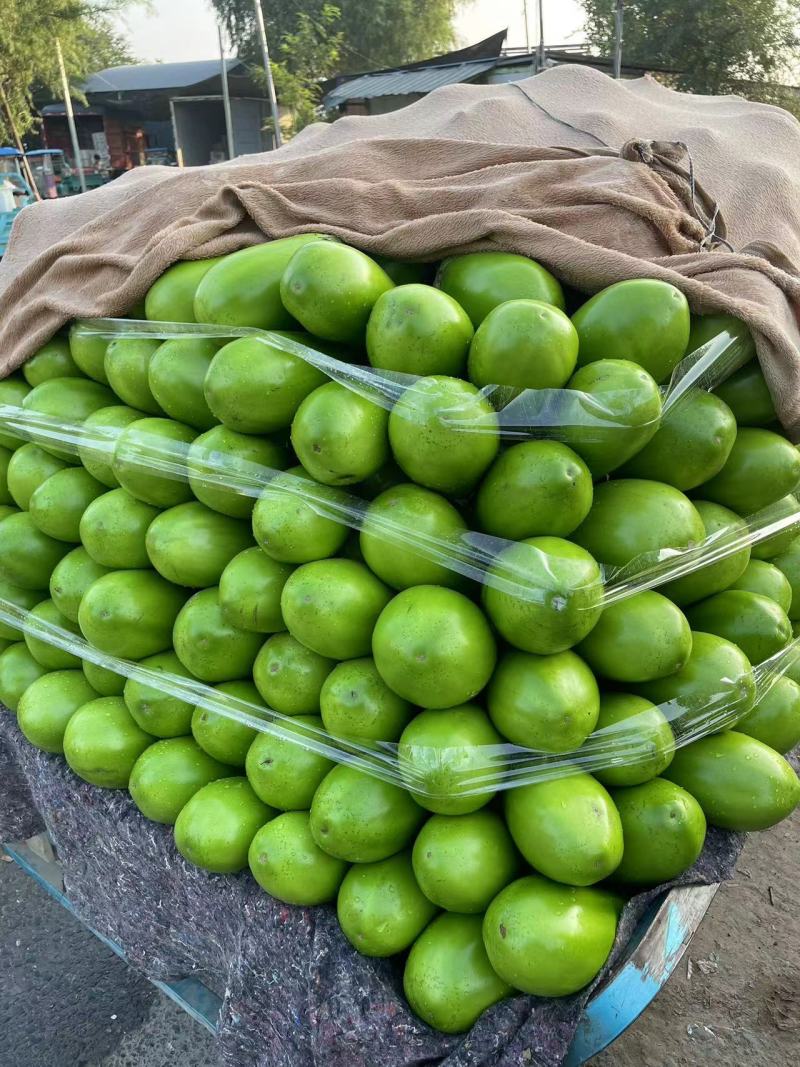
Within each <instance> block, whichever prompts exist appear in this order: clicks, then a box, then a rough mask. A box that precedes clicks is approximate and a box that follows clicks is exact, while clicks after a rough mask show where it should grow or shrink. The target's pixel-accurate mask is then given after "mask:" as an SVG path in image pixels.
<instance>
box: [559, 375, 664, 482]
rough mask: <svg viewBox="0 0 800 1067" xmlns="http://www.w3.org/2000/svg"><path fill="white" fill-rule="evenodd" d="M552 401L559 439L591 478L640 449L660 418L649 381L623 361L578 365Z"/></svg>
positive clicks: (657, 398)
mask: <svg viewBox="0 0 800 1067" xmlns="http://www.w3.org/2000/svg"><path fill="white" fill-rule="evenodd" d="M558 403H559V415H560V417H559V420H558V421H559V436H561V437H562V438H563V440H564V441H565V442H566V443H567V444H568V445H570V446H571V447H572V448H573V449H574V450H575V451H576V452H577V453H578V455H579V456H581V457H582V459H583V460H585V462H586V465H587V466H588V468H589V470H590V471H591V472H592V474H593V475H594V477H595V478H599V477H600V476H601V475H603V474H608V473H609V471H613V470H616V469H617V467H619V466H621V465H622V464H623V463H624V462H625V461H626V460H628V459H630V457H631V456H634V455H636V453H637V452H639V451H640V449H642V448H644V447H645V445H646V444H647V442H648V441H649V440H651V438H652V437H653V435H654V434H655V433H656V432H657V430H658V427H659V424H660V420H661V394H660V393H659V391H658V385H657V384H656V381H655V379H654V378H653V377H652V376H651V375H650V374H648V373H647V371H646V370H644V369H643V368H642V367H640V366H638V365H637V364H636V363H632V362H631V361H630V360H627V359H600V360H597V362H595V363H589V364H587V366H585V367H581V368H580V369H579V370H577V371H576V372H575V373H574V374H573V376H572V377H571V378H570V380H569V382H568V383H567V388H566V390H565V391H564V393H562V394H561V395H560V397H559V399H558ZM550 417H551V419H552V415H551V416H550Z"/></svg>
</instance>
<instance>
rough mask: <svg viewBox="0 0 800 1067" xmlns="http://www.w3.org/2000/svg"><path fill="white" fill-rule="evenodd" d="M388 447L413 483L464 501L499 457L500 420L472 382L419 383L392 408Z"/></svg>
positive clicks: (427, 380)
mask: <svg viewBox="0 0 800 1067" xmlns="http://www.w3.org/2000/svg"><path fill="white" fill-rule="evenodd" d="M389 443H390V444H391V446H392V452H393V454H394V458H395V459H396V460H397V462H398V463H399V464H400V466H401V467H402V469H403V470H404V471H405V473H406V474H407V475H408V477H409V478H410V479H411V480H412V481H414V482H417V484H419V485H424V486H425V487H426V488H428V489H436V490H437V491H438V492H440V493H447V494H448V495H451V496H464V495H466V494H467V493H470V492H471V491H472V490H473V489H474V488H475V485H476V484H477V482H478V481H479V479H480V478H481V476H482V475H483V473H484V471H485V470H486V468H487V467H488V466H489V464H490V463H491V462H492V460H493V459H494V458H495V456H496V455H497V450H498V448H499V445H500V438H499V436H498V424H497V414H496V413H495V411H494V410H493V409H492V407H491V405H490V404H489V402H488V400H487V399H486V398H485V397H484V396H483V395H482V394H481V393H479V392H478V390H477V389H476V388H475V386H474V385H470V384H469V382H462V381H461V380H460V379H459V378H446V377H444V376H442V375H431V376H429V377H427V378H419V379H418V380H417V381H416V382H414V384H413V385H411V386H409V388H408V389H406V391H405V392H404V393H402V394H401V396H400V399H399V400H398V401H397V403H396V404H395V406H394V407H393V408H392V411H391V413H390V415H389Z"/></svg>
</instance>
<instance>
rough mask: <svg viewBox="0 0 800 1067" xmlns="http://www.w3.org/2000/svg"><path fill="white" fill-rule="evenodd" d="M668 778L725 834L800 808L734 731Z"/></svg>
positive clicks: (787, 775) (775, 759) (792, 785)
mask: <svg viewBox="0 0 800 1067" xmlns="http://www.w3.org/2000/svg"><path fill="white" fill-rule="evenodd" d="M34 684H36V683H34ZM665 777H667V778H669V779H670V781H672V782H675V783H677V785H679V786H681V787H682V788H683V789H685V790H686V791H687V793H691V795H692V796H693V797H694V798H695V800H696V801H697V802H698V803H699V805H700V807H701V808H702V809H703V811H704V812H705V816H706V818H707V819H708V821H709V822H710V823H711V824H712V826H719V827H721V828H722V829H723V830H739V831H749V830H766V829H768V828H769V827H770V826H774V825H775V823H778V822H780V821H781V819H786V818H788V816H789V815H791V814H792V812H793V811H794V809H795V808H796V807H797V805H798V803H800V781H798V778H797V775H796V773H795V772H794V770H793V769H792V767H791V766H790V764H788V763H787V762H786V760H785V759H784V758H783V756H781V755H780V754H779V753H777V752H775V751H774V749H771V748H769V747H768V746H767V745H764V744H762V743H761V741H756V739H755V738H754V737H747V736H746V735H745V734H740V733H736V732H735V731H734V730H728V731H726V732H725V733H721V734H713V735H712V736H711V737H703V738H701V739H700V740H699V741H695V742H694V743H693V744H691V745H687V746H686V748H681V749H678V751H677V752H676V753H675V759H674V760H673V761H672V764H671V765H670V767H669V770H668V771H667V772H666V774H665Z"/></svg>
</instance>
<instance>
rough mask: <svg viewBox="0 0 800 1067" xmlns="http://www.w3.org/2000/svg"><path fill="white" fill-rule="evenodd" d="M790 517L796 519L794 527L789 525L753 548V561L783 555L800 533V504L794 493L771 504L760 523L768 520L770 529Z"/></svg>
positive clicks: (751, 550)
mask: <svg viewBox="0 0 800 1067" xmlns="http://www.w3.org/2000/svg"><path fill="white" fill-rule="evenodd" d="M789 516H791V517H792V518H794V519H795V522H794V523H793V524H792V525H787V526H786V527H785V528H784V529H782V530H780V531H779V532H778V533H776V534H773V535H772V537H768V538H766V540H764V541H759V542H757V543H756V544H754V545H752V546H751V549H750V552H751V555H752V557H753V559H769V560H771V559H772V558H773V556H779V555H781V553H783V552H786V551H787V549H788V548H789V545H791V543H792V541H794V539H795V538H796V537H797V535H798V532H800V502H798V500H797V497H796V496H794V495H793V494H792V493H790V494H789V495H788V496H784V497H781V499H780V500H776V502H775V503H774V504H770V506H769V507H768V508H767V509H765V511H764V513H763V514H762V516H761V519H760V520H759V521H765V520H766V524H767V528H769V526H771V525H772V524H773V523H777V522H779V521H780V520H781V519H785V518H787V517H789ZM754 526H755V524H754ZM763 528H764V527H762V530H763Z"/></svg>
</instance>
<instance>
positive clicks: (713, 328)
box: [687, 313, 774, 426]
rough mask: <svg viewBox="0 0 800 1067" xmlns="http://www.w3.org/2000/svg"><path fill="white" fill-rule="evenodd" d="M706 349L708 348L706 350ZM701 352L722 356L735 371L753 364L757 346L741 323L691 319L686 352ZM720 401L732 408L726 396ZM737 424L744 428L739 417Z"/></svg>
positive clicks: (705, 317) (721, 316) (714, 318)
mask: <svg viewBox="0 0 800 1067" xmlns="http://www.w3.org/2000/svg"><path fill="white" fill-rule="evenodd" d="M711 342H713V344H711ZM706 345H708V348H705V346H706ZM700 348H703V349H704V353H703V354H704V355H707V356H716V357H719V356H722V355H724V356H725V364H726V365H736V366H738V367H741V366H742V365H743V364H745V363H747V362H748V361H749V360H751V359H752V360H755V356H756V346H755V344H754V342H753V338H752V336H751V334H750V331H749V329H748V328H747V326H746V325H745V324H744V323H743V322H742V320H741V319H736V318H734V317H733V315H724V314H721V313H717V314H715V315H692V321H691V329H690V331H689V345H688V348H687V351H688V352H697V351H698V349H700ZM728 380H730V379H728ZM723 384H725V383H723ZM720 388H721V387H720ZM722 399H723V400H724V401H725V403H726V404H728V405H729V406H730V407H731V408H732V407H733V406H734V405H733V404H731V403H730V401H729V400H728V399H727V398H726V397H725V396H723V398H722ZM773 418H774V415H773ZM736 421H737V422H738V423H739V425H740V426H745V425H746V423H745V422H744V421H743V420H742V419H740V418H739V416H738V414H737V415H736Z"/></svg>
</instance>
